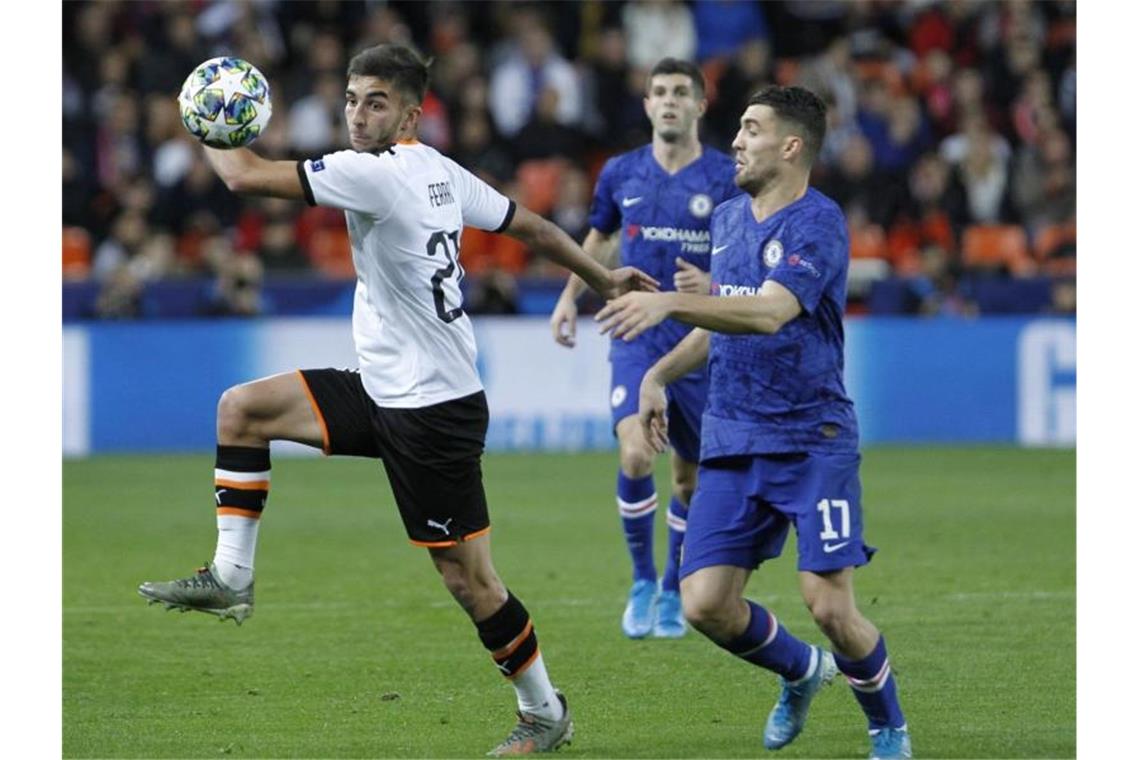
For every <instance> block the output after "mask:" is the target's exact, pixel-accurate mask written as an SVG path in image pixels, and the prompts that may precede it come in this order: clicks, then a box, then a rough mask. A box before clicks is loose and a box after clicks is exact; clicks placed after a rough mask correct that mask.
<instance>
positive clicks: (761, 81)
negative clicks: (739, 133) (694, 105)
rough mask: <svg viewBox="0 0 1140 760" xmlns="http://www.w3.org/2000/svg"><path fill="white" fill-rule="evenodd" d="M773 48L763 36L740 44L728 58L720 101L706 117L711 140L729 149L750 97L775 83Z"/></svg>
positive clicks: (719, 86)
mask: <svg viewBox="0 0 1140 760" xmlns="http://www.w3.org/2000/svg"><path fill="white" fill-rule="evenodd" d="M771 65H772V59H771V49H770V47H769V45H768V42H767V40H765V39H762V38H760V37H756V38H753V39H750V40H748V41H746V42H745V43H743V44H742V45H740V46H739V47H738V48H737V49H736V50H735V52H734V53H733V54H732V57H731V58H730V59H729V61H728V65H727V66H726V67H725V69H724V71H723V72H722V73H721V76H720V78H719V79H718V80H717V84H716V100H714V101H712V102H711V103H710V105H709V110H708V114H707V115H706V117H705V119H704V128H705V130H706V131H707V132H708V135H709V142H711V143H712V144H713V145H715V146H717V147H718V148H719V149H721V150H727V149H728V146H729V144H730V143H731V142H732V137H733V135H735V134H736V130H737V129H738V128H739V124H738V122H737V120H738V119H739V117H740V111H741V107H742V105H743V104H744V102H745V101H746V100H748V97H749V96H750V95H751V94H752V93H754V92H756V90H758V89H760V87H762V86H763V85H765V84H770V83H771V78H772V74H771Z"/></svg>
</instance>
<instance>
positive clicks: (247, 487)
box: [214, 478, 269, 491]
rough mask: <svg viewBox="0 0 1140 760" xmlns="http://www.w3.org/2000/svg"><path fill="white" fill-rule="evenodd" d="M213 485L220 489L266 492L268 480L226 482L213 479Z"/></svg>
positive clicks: (221, 479)
mask: <svg viewBox="0 0 1140 760" xmlns="http://www.w3.org/2000/svg"><path fill="white" fill-rule="evenodd" d="M214 485H215V486H221V487H222V488H236V489H237V490H239V491H268V490H269V481H268V480H250V481H246V482H244V483H243V482H242V481H240V480H226V479H225V478H214Z"/></svg>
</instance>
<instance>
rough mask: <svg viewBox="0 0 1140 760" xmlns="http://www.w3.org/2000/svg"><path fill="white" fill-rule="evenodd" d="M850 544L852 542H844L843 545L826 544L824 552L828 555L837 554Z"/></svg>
mask: <svg viewBox="0 0 1140 760" xmlns="http://www.w3.org/2000/svg"><path fill="white" fill-rule="evenodd" d="M849 543H851V542H850V541H844V542H843V543H841V544H824V545H823V550H824V552H826V553H827V554H831V553H832V552H837V551H839V550H840V549H842V548H843V547H844V546H847V544H849Z"/></svg>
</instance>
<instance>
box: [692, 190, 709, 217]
mask: <svg viewBox="0 0 1140 760" xmlns="http://www.w3.org/2000/svg"><path fill="white" fill-rule="evenodd" d="M712 210H713V201H712V198H710V197H709V196H707V195H705V194H704V193H697V194H696V195H694V196H693V197H692V198H690V199H689V213H690V214H692V215H693V216H695V217H697V218H698V219H704V218H705V217H706V216H708V215H709V214H711V213H712Z"/></svg>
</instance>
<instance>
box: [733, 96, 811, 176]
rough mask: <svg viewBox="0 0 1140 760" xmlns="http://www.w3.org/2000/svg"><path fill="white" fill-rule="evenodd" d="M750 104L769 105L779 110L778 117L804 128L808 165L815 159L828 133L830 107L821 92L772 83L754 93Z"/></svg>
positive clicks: (749, 101) (776, 110) (803, 135)
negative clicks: (822, 98) (823, 99)
mask: <svg viewBox="0 0 1140 760" xmlns="http://www.w3.org/2000/svg"><path fill="white" fill-rule="evenodd" d="M748 106H768V107H770V108H771V109H772V110H773V111H775V112H776V118H778V119H780V120H781V121H785V122H791V123H792V124H794V125H796V126H797V127H799V128H800V129H802V130H803V134H802V135H801V137H802V138H803V141H804V148H805V153H806V155H807V160H808V164H811V163H812V162H813V161H815V157H816V156H818V155H819V151H820V148H822V147H823V136H824V135H825V134H827V106H826V105H825V104H824V102H823V101H822V100H820V98H819V96H818V95H816V94H815V93H814V92H812V91H811V90H805V89H804V88H803V87H779V86H777V85H770V86H768V87H765V88H763V89H762V90H760V91H758V92H756V93H754V94H753V95H752V97H750V98H749V99H748ZM745 107H747V106H745Z"/></svg>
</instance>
